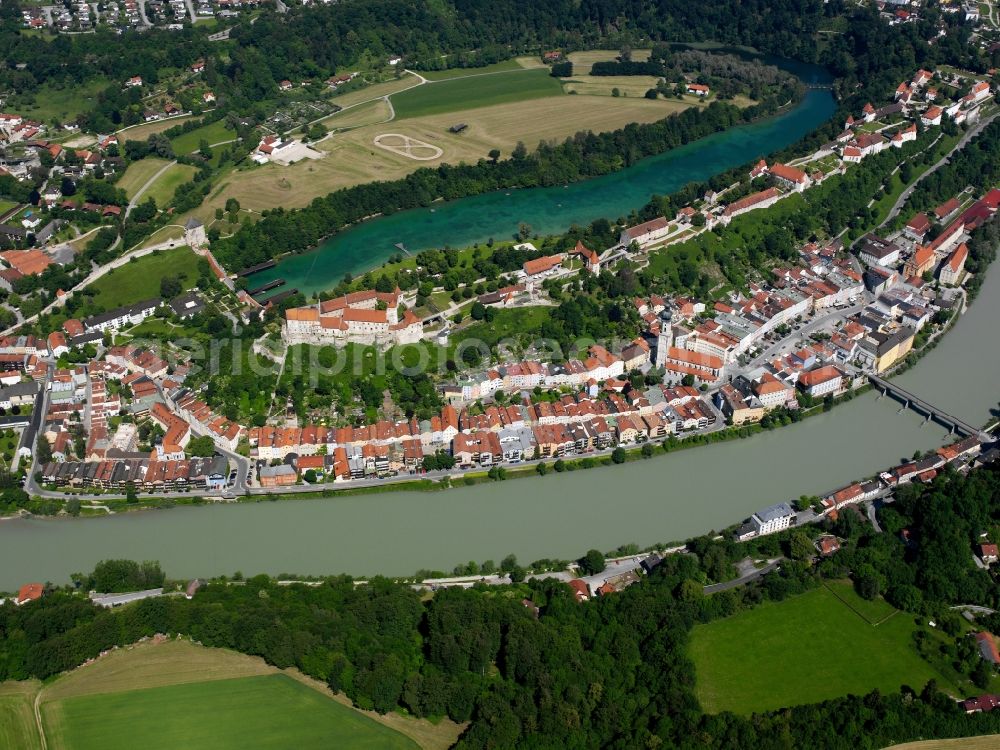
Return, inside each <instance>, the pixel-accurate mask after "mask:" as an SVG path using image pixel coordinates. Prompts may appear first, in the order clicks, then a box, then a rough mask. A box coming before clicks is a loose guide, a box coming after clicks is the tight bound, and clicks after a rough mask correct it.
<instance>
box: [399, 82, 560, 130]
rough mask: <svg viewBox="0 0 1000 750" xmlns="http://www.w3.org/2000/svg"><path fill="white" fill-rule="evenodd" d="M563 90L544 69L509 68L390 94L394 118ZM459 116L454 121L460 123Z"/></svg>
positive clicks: (523, 98) (446, 110)
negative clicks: (391, 95) (394, 111)
mask: <svg viewBox="0 0 1000 750" xmlns="http://www.w3.org/2000/svg"><path fill="white" fill-rule="evenodd" d="M561 93H562V87H561V86H560V84H559V81H558V80H557V79H555V78H553V77H552V76H550V75H549V74H548V72H547V71H545V70H541V69H539V70H509V71H504V72H499V73H484V74H481V75H475V74H473V75H469V76H465V77H463V78H451V79H449V80H445V81H439V82H435V83H429V84H425V85H423V86H419V87H418V88H414V89H409V90H407V91H404V92H402V93H399V94H396V95H395V96H393V97H392V106H393V107H394V108H395V109H396V118H397V119H405V118H408V117H422V116H425V115H436V114H442V113H445V112H453V113H459V112H464V111H465V110H468V109H473V108H476V107H487V106H490V105H493V104H504V103H506V102H524V101H528V100H530V99H541V98H544V97H549V96H556V95H558V94H561ZM462 121H463V120H462V119H461V118H459V119H457V120H456V122H462Z"/></svg>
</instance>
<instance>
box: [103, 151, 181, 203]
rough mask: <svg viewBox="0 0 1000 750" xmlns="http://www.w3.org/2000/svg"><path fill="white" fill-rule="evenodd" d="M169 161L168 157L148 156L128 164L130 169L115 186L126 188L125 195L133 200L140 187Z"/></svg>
mask: <svg viewBox="0 0 1000 750" xmlns="http://www.w3.org/2000/svg"><path fill="white" fill-rule="evenodd" d="M169 163H170V162H169V161H167V160H166V159H160V158H158V157H155V156H147V157H146V158H145V159H140V160H139V161H134V162H132V163H131V164H129V165H128V169H126V170H125V174H123V175H122V176H121V179H120V180H118V184H117V185H116V186H115V187H120V188H121V189H122V190H124V191H125V195H127V196H128V197H129V200H131V199H132V197H133V196H135V194H136V192H137V191H138V190H139V188H141V187H142V186H143V185H145V184H146V182H148V181H149V179H150V178H151V177H152V176H153V175H154V174H156V173H157V172H159V171H160V170H161V169H163V168H164V167H165V166H167V165H168V164H169Z"/></svg>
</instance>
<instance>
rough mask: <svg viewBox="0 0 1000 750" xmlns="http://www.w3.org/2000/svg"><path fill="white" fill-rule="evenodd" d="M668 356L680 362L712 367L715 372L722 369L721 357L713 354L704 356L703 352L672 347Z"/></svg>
mask: <svg viewBox="0 0 1000 750" xmlns="http://www.w3.org/2000/svg"><path fill="white" fill-rule="evenodd" d="M667 356H668V357H669V358H670V359H673V360H678V361H680V362H686V363H689V364H692V365H700V366H702V367H711V368H712V369H713V370H721V369H722V360H721V359H720V358H719V357H715V356H713V355H711V354H702V353H701V352H693V351H691V350H690V349H678V348H677V347H676V346H672V347H670V348H669V349H668V350H667Z"/></svg>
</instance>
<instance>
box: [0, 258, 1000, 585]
mask: <svg viewBox="0 0 1000 750" xmlns="http://www.w3.org/2000/svg"><path fill="white" fill-rule="evenodd" d="M998 316H1000V270H998V264H996V263H994V264H993V265H992V266H991V267H990V269H989V270H988V271H987V273H986V278H985V280H984V284H983V288H982V291H981V293H980V295H979V297H978V299H977V300H976V302H975V303H974V304H972V305H971V306H970V307H969V310H968V312H967V313H966V314H964V315H962V316H960V317H959V319H958V320H957V321H956V322H955V324H954V325H953V327H952V329H951V330H950V331H949V332H948V334H947V335H946V336H945V337H943V338H942V339H941V341H940V342H939V344H938V345H937V346H936V347H934V348H933V349H932V350H931V351H929V352H927V354H926V355H925V356H924V357H923V359H922V360H921V361H920V362H919V363H918V364H917V365H916V366H915V367H913V368H911V369H910V370H908V371H907V372H905V373H903V374H902V375H900V376H899V377H898V378H896V379H895V382H898V383H899V384H900V385H901V386H903V387H904V388H906V389H908V390H910V391H912V392H914V393H917V394H918V395H920V396H921V397H922V398H925V399H927V400H928V401H930V402H931V403H933V404H935V406H938V407H940V408H942V409H944V410H946V411H948V412H950V413H952V414H954V415H956V416H957V417H959V418H961V419H963V420H965V421H967V422H969V423H972V424H977V425H978V424H984V423H986V422H987V421H988V420H989V419H990V416H991V409H993V407H994V406H995V405H996V403H997V401H998V399H1000V381H997V378H996V373H997V372H1000V333H998V331H997V327H996V324H995V321H996V320H997V318H998ZM953 439H954V438H953V436H951V435H949V434H948V431H947V430H945V429H944V428H943V427H940V426H939V425H937V424H936V423H933V422H930V423H927V422H926V421H925V420H924V418H923V417H922V416H920V415H918V414H916V413H914V412H912V411H909V410H906V409H902V408H901V405H900V404H899V403H897V402H896V401H894V400H892V399H878V398H877V396H876V394H874V393H868V394H865V395H862V396H859V397H857V398H854V399H853V400H851V401H849V402H848V403H845V404H842V405H840V406H838V407H837V408H835V409H833V410H831V411H829V412H821V413H819V414H817V415H816V416H814V417H811V418H809V419H806V420H803V421H802V422H799V423H797V424H794V425H788V426H787V427H783V428H781V429H776V430H772V431H766V432H762V433H761V434H759V435H755V436H754V437H753V438H752V439H749V440H734V441H729V442H723V443H719V444H717V445H709V446H697V447H693V448H690V449H688V450H683V451H678V452H675V453H670V454H667V455H663V456H660V457H657V458H656V459H653V460H649V461H634V462H629V463H625V464H621V465H613V466H608V467H602V468H601V470H600V471H573V472H565V473H562V474H558V475H556V474H555V473H554V472H552V473H549V474H548V475H547V476H544V477H538V478H536V479H534V481H530V482H514V483H511V482H488V483H483V484H477V485H475V486H462V487H454V488H452V489H451V490H449V491H445V492H413V491H398V492H383V493H380V494H365V495H354V496H340V497H335V498H328V499H326V500H325V501H324V502H315V501H311V500H298V499H296V500H285V501H282V502H258V503H234V504H227V505H210V506H208V507H198V508H194V507H179V508H175V509H173V510H171V511H170V512H163V513H121V514H116V515H113V516H106V517H101V518H78V519H75V518H56V519H42V518H17V519H11V520H9V521H7V522H5V523H2V524H0V590H4V589H11V588H15V587H17V586H20V585H21V584H23V583H25V582H26V581H31V580H42V581H45V580H49V581H54V582H59V583H61V582H65V581H66V580H67V579H68V577H69V575H70V574H71V573H73V572H75V571H80V570H90V569H92V568H93V566H94V564H95V563H96V562H98V561H99V560H101V559H107V558H115V557H125V558H133V559H137V560H148V559H156V560H159V561H160V562H161V563H162V565H163V567H164V568H165V569H166V570H167V571H168V572H169V574H170V575H171V576H173V577H178V578H182V577H194V576H214V575H224V574H231V573H233V572H234V571H236V570H240V571H242V572H243V573H244V574H248V575H249V574H254V573H264V572H268V573H272V574H278V573H280V574H289V575H293V576H294V575H296V574H298V575H304V574H316V575H320V574H331V573H350V574H352V575H358V576H365V575H375V574H385V575H393V576H406V575H411V574H412V573H413V572H414V571H416V570H420V569H427V570H442V569H443V570H449V569H451V568H452V567H453V566H454V565H455V564H456V562H459V561H463V560H478V561H481V560H485V559H493V560H499V559H501V558H502V557H504V556H505V555H507V554H510V553H513V554H516V555H517V556H518V558H519V559H520V560H521V561H522V562H530V561H533V560H536V559H541V558H560V559H572V558H575V557H577V556H578V555H579V554H581V553H582V552H583V551H584V550H586V549H588V548H591V547H593V548H598V549H610V548H613V547H615V546H618V545H621V544H627V543H635V544H637V545H639V547H640V548H645V547H649V546H653V545H662V543H663V542H665V541H669V540H674V539H686V538H689V537H692V536H697V535H700V534H703V533H705V532H706V531H708V530H710V529H721V528H725V527H727V526H730V525H731V524H733V523H734V522H736V521H738V519H740V518H745V517H746V516H748V515H749V514H750V513H752V512H754V511H755V510H758V509H760V508H762V507H764V506H767V505H770V504H771V503H774V502H777V501H780V500H787V499H788V498H792V497H797V496H799V495H816V494H820V493H823V492H826V491H829V490H830V489H831V488H834V487H839V486H843V485H845V484H848V483H849V482H851V481H853V480H857V479H861V478H863V477H867V476H872V475H873V474H875V473H877V472H879V471H881V470H883V469H885V468H886V467H888V466H891V465H893V464H896V463H900V462H902V461H904V460H906V459H908V458H909V457H910V456H911V455H912V454H913V453H914V452H915V451H918V450H919V451H926V450H929V449H934V448H937V447H940V446H941V445H943V444H945V443H947V442H951V441H952V440H953Z"/></svg>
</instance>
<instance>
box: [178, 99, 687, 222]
mask: <svg viewBox="0 0 1000 750" xmlns="http://www.w3.org/2000/svg"><path fill="white" fill-rule="evenodd" d="M421 88H423V87H421ZM687 106H688V105H687V104H685V103H683V102H677V101H667V100H662V99H661V100H659V101H650V100H648V99H642V98H635V99H633V98H631V97H629V98H611V97H590V96H562V95H560V96H554V97H548V98H545V99H535V100H533V101H527V102H512V103H508V104H498V105H494V106H489V107H480V108H478V109H470V110H464V111H461V112H452V113H449V114H438V115H431V116H427V117H416V118H410V119H406V120H393V121H392V122H385V123H381V124H377V125H366V126H361V127H357V128H355V129H353V130H350V131H349V132H345V133H338V134H335V135H333V136H331V137H329V138H326V139H325V140H323V141H322V142H321V143H319V144H317V148H319V149H320V150H321V151H326V152H327V153H328V154H329V156H328V157H327V158H325V159H319V160H308V161H303V162H299V163H297V164H292V165H290V166H288V167H281V166H278V165H275V164H267V165H264V166H263V167H259V168H256V169H253V170H251V171H248V172H239V173H236V174H234V175H232V176H231V177H230V179H229V180H228V182H227V184H226V185H225V186H224V187H223V189H221V190H218V191H216V194H215V195H213V196H212V197H211V198H210V199H208V200H206V201H205V204H203V205H202V206H201V208H200V209H199V212H198V213H197V214H196V215H198V216H199V218H201V219H202V221H208V220H210V219H211V217H212V216H213V215H214V212H215V208H216V207H221V206H223V205H224V204H225V202H226V199H227V198H230V197H232V198H236V199H237V200H239V202H240V205H241V206H242V207H243V208H249V209H252V210H255V211H261V210H263V209H265V208H272V207H274V206H284V207H285V208H298V207H300V206H304V205H306V204H308V203H309V202H310V201H311V200H312V199H313V198H315V197H317V196H322V195H326V194H327V193H330V192H333V191H334V190H338V189H340V188H344V187H350V186H351V185H357V184H360V183H364V182H373V181H375V180H395V179H400V178H402V177H405V176H406V175H408V174H410V173H411V172H413V171H415V170H417V169H419V168H421V167H432V166H436V165H437V164H441V163H449V164H458V163H460V162H463V161H464V162H475V161H478V160H479V159H485V158H487V156H488V154H489V152H490V151H491V150H492V149H494V148H496V149H499V150H500V152H501V155H502V157H508V156H510V153H511V151H513V149H514V147H515V146H516V145H517V143H518V141H523V142H524V144H525V145H526V146H527V147H528V148H529V149H533V148H534V147H535V146H537V145H538V142H539V141H541V140H549V139H556V140H562V139H564V138H567V137H570V136H572V135H574V134H575V133H577V132H579V131H581V130H590V131H593V132H595V133H598V132H604V131H609V130H616V129H618V128H621V127H624V126H625V125H626V124H628V123H630V122H639V123H647V122H655V121H656V120H661V119H663V118H664V117H668V116H669V115H671V114H673V113H676V112H680V111H682V110H683V109H686V108H687ZM359 109H360V108H359ZM349 112H350V110H348V112H345V113H343V114H344V116H346V115H347V114H348V113H349ZM458 122H461V123H464V124H465V125H467V126H468V127H467V128H466V129H465V130H464V131H463V132H461V133H457V134H456V133H450V132H448V128H450V127H451V126H452V125H454V124H456V123H458ZM330 125H331V126H336V121H333V122H331V123H330ZM383 133H400V134H402V135H408V136H410V137H411V138H417V139H419V140H421V141H425V142H426V143H430V144H432V145H435V146H437V147H439V148H441V149H442V150H443V152H444V153H443V154H442V155H441V156H440V157H439V158H438V159H433V160H430V161H415V160H413V159H409V158H407V157H405V156H401V155H398V154H393V153H391V152H389V151H386V150H384V149H381V148H378V147H377V146H375V144H374V142H373V141H374V139H375V137H376V136H378V135H381V134H383Z"/></svg>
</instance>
